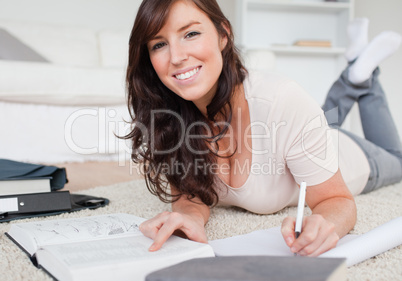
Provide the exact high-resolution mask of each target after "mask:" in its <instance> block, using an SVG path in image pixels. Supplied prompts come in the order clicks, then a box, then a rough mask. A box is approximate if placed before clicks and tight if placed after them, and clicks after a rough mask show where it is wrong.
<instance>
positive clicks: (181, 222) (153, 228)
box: [140, 195, 210, 251]
mask: <svg viewBox="0 0 402 281" xmlns="http://www.w3.org/2000/svg"><path fill="white" fill-rule="evenodd" d="M209 214H210V210H209V207H208V206H207V205H205V204H204V203H202V202H201V200H199V199H198V198H194V199H192V201H190V200H189V199H187V196H185V195H183V196H182V197H181V198H180V199H179V200H178V201H176V202H174V203H172V212H163V213H160V214H158V215H156V216H155V217H154V218H152V219H150V220H147V221H145V222H143V223H142V224H141V225H140V230H141V232H142V233H143V234H144V235H145V236H147V237H149V238H151V239H153V240H154V243H153V244H152V245H151V247H150V248H149V251H157V250H159V249H160V248H161V247H162V245H163V244H164V243H165V242H166V240H167V239H168V238H169V237H170V236H171V235H172V234H173V233H174V232H177V231H179V232H181V233H183V234H184V235H185V236H186V237H187V238H188V239H190V240H193V241H197V242H202V243H207V242H208V240H207V236H206V234H205V228H204V226H205V224H206V223H207V221H208V219H209Z"/></svg>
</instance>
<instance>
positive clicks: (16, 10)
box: [0, 0, 141, 30]
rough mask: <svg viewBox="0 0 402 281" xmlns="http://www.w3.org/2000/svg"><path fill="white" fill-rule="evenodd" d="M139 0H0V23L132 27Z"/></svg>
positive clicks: (94, 27)
mask: <svg viewBox="0 0 402 281" xmlns="http://www.w3.org/2000/svg"><path fill="white" fill-rule="evenodd" d="M140 3H141V0H0V20H1V19H8V20H10V19H11V20H22V21H34V22H40V23H55V24H60V25H73V26H84V27H90V28H93V29H96V30H98V29H102V28H131V27H132V24H133V23H134V18H135V15H136V13H137V9H138V7H139V5H140Z"/></svg>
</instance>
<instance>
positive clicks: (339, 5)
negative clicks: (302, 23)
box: [247, 0, 351, 13]
mask: <svg viewBox="0 0 402 281" xmlns="http://www.w3.org/2000/svg"><path fill="white" fill-rule="evenodd" d="M247 5H248V8H250V9H258V10H259V9H269V10H271V11H281V10H284V11H295V12H305V11H309V12H312V11H316V12H327V13H339V12H343V11H347V10H348V9H350V7H351V5H350V3H349V2H307V1H305V2H293V1H291V0H287V1H278V0H275V1H271V0H248V1H247Z"/></svg>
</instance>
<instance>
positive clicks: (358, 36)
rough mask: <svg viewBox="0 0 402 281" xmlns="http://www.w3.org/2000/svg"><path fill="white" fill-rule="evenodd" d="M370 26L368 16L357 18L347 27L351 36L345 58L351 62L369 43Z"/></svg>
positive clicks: (349, 36)
mask: <svg viewBox="0 0 402 281" xmlns="http://www.w3.org/2000/svg"><path fill="white" fill-rule="evenodd" d="M368 26H369V20H368V19H367V18H357V19H354V20H353V21H351V22H350V23H349V25H348V28H347V34H348V38H349V46H348V48H347V49H346V52H345V58H346V59H347V60H348V61H349V62H351V61H353V60H355V59H356V58H357V57H358V56H359V55H360V53H361V52H362V51H363V49H364V48H365V47H366V46H367V43H368V35H367V34H368Z"/></svg>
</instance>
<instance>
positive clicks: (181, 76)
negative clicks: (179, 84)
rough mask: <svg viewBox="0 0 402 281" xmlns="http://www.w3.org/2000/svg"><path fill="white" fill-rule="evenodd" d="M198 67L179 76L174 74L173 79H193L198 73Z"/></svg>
mask: <svg viewBox="0 0 402 281" xmlns="http://www.w3.org/2000/svg"><path fill="white" fill-rule="evenodd" d="M200 68H201V67H200V66H198V67H196V68H193V69H191V70H189V71H185V72H182V73H179V74H175V75H174V77H176V79H177V80H186V79H189V78H191V77H193V76H194V75H195V74H197V73H198V71H200Z"/></svg>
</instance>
